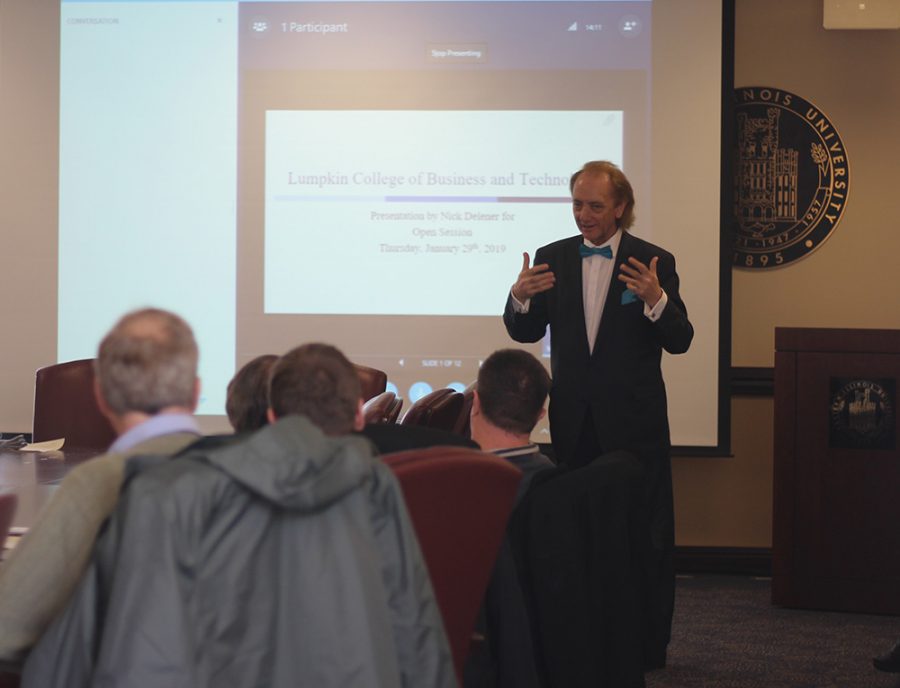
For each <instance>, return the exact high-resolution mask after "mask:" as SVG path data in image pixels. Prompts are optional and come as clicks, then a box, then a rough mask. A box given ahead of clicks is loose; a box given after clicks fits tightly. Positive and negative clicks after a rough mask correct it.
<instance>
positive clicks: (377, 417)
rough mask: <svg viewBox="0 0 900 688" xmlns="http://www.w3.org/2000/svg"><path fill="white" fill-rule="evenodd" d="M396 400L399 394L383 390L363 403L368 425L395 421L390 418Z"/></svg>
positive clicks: (364, 415)
mask: <svg viewBox="0 0 900 688" xmlns="http://www.w3.org/2000/svg"><path fill="white" fill-rule="evenodd" d="M396 400H397V395H396V394H394V393H393V392H391V391H387V392H382V393H381V394H378V395H376V396H374V397H372V398H371V399H369V400H368V401H367V402H366V403H365V404H363V417H364V418H365V421H366V425H370V424H373V425H381V424H383V423H393V422H394V421H392V420H389V418H390V415H391V413H392V409H393V406H394V402H395V401H396Z"/></svg>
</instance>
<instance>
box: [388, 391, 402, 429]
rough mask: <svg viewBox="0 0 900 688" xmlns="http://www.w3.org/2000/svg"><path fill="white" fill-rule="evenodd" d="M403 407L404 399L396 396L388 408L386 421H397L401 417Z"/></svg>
mask: <svg viewBox="0 0 900 688" xmlns="http://www.w3.org/2000/svg"><path fill="white" fill-rule="evenodd" d="M401 408H403V399H401V398H400V397H395V398H394V400H393V401H392V402H391V407H390V408H389V409H388V412H387V418H386V421H385V422H387V423H396V422H397V420H398V419H399V418H400V409H401Z"/></svg>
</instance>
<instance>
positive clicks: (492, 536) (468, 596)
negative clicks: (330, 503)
mask: <svg viewBox="0 0 900 688" xmlns="http://www.w3.org/2000/svg"><path fill="white" fill-rule="evenodd" d="M383 459H384V461H385V462H386V463H387V464H388V465H389V466H390V467H391V469H392V470H393V471H394V474H395V475H396V476H397V478H398V480H399V481H400V486H401V488H402V490H403V496H404V499H405V500H406V505H407V508H408V510H409V514H410V516H411V517H412V522H413V526H414V527H415V529H416V535H417V536H418V538H419V545H420V546H421V548H422V553H423V555H424V556H425V561H426V563H427V565H428V572H429V574H430V576H431V583H432V586H433V588H434V592H435V595H436V596H437V600H438V605H439V606H440V608H441V615H442V616H443V619H444V627H445V628H446V630H447V637H448V638H449V640H450V647H451V650H452V651H453V661H454V665H455V666H456V670H457V674H458V676H459V677H462V669H463V665H464V663H465V660H466V655H467V654H468V651H469V644H470V639H471V636H472V631H473V630H474V628H475V621H476V617H477V615H478V609H479V607H480V605H481V600H482V598H483V596H484V591H485V588H486V587H487V582H488V578H489V577H490V573H491V569H492V568H493V566H494V561H495V559H496V557H497V552H498V550H499V547H500V542H501V541H502V539H503V534H504V532H505V529H506V522H507V519H508V518H509V514H510V511H511V510H512V506H513V501H514V499H515V494H516V489H517V488H518V485H519V481H520V480H521V478H522V474H521V473H520V472H519V471H518V470H516V469H515V468H513V467H512V466H511V465H510V464H509V463H508V462H507V461H505V460H503V459H501V458H499V457H496V456H493V455H492V454H486V453H484V452H480V451H477V450H474V449H467V448H463V447H429V448H427V449H413V450H409V451H403V452H396V453H394V454H386V455H384V457H383Z"/></svg>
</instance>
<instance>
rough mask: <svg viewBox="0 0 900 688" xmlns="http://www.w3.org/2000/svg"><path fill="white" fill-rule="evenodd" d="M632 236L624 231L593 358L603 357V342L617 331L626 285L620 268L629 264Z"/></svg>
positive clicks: (604, 305) (598, 329)
mask: <svg viewBox="0 0 900 688" xmlns="http://www.w3.org/2000/svg"><path fill="white" fill-rule="evenodd" d="M631 248H632V245H631V236H630V235H629V234H628V232H625V231H624V230H623V231H622V239H621V240H620V241H619V250H618V251H617V252H616V264H615V267H614V268H613V273H612V275H611V276H610V283H609V291H607V292H606V302H605V303H604V304H603V314H602V315H601V316H600V326H599V327H598V328H597V341H596V342H595V343H594V351H593V354H592V355H593V356H598V355H602V353H603V348H604V347H603V342H604V341H605V340H606V339H607V338H608V336H609V333H610V332H614V331H615V329H616V325H615V323H616V319H617V318H618V317H619V315H620V313H621V310H620V306H621V304H622V294H623V293H624V292H625V283H624V282H623V281H622V280H620V279H619V274H620V273H621V270H620V269H619V266H620V265H621V264H622V263H626V262H628V258H629V256H631V255H632V253H631Z"/></svg>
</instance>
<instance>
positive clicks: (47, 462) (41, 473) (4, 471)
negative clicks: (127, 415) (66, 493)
mask: <svg viewBox="0 0 900 688" xmlns="http://www.w3.org/2000/svg"><path fill="white" fill-rule="evenodd" d="M97 453H98V452H97V451H95V450H78V449H75V450H67V451H21V450H3V451H0V492H13V493H15V494H16V496H17V497H18V498H19V503H18V507H17V508H16V515H15V517H14V518H13V525H12V531H11V533H12V534H21V533H22V532H23V531H24V530H26V529H27V528H29V527H31V524H32V523H34V521H35V519H36V518H37V516H38V514H39V513H40V511H41V509H42V508H43V507H44V505H45V504H46V503H47V502H48V501H49V500H50V497H52V496H53V492H54V491H55V490H56V488H57V487H58V486H59V483H60V482H61V481H62V479H63V478H64V477H65V476H66V473H68V472H69V471H70V470H71V469H72V468H74V467H75V466H77V465H78V464H79V463H82V462H84V461H87V460H88V459H90V458H92V457H94V456H97Z"/></svg>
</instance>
